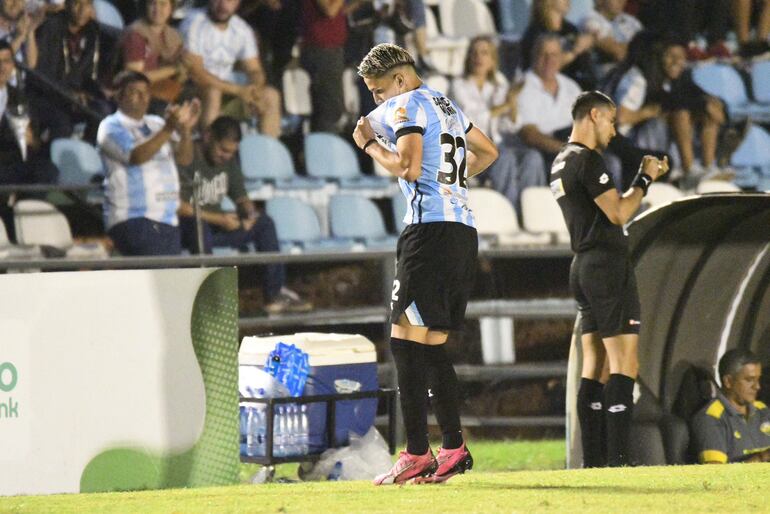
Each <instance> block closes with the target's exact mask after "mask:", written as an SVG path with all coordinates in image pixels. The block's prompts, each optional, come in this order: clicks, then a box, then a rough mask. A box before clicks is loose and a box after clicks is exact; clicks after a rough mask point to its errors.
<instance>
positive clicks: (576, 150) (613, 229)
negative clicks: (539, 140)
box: [550, 143, 627, 253]
mask: <svg viewBox="0 0 770 514" xmlns="http://www.w3.org/2000/svg"><path fill="white" fill-rule="evenodd" d="M550 181H551V192H552V193H553V195H554V197H555V198H556V201H557V202H558V203H559V207H561V211H562V213H564V219H565V221H566V222H567V228H568V229H569V235H570V241H571V246H572V251H573V252H575V253H580V252H585V251H588V250H591V249H593V248H602V249H605V250H610V251H620V252H625V251H626V250H627V242H626V237H625V236H624V235H623V229H622V228H621V227H620V226H618V225H613V224H612V223H611V222H610V220H609V219H608V218H607V216H606V215H605V214H604V212H603V211H602V210H601V209H600V208H599V206H598V205H596V202H594V198H596V197H597V196H599V195H601V194H602V193H604V192H605V191H609V190H610V189H615V183H614V182H613V180H612V175H610V172H609V171H607V166H606V165H605V164H604V159H602V156H601V154H599V152H597V151H596V150H591V149H590V148H588V147H586V146H585V145H582V144H580V143H567V144H566V145H564V146H563V147H562V149H561V151H560V152H559V155H557V156H556V159H554V161H553V165H552V166H551V177H550Z"/></svg>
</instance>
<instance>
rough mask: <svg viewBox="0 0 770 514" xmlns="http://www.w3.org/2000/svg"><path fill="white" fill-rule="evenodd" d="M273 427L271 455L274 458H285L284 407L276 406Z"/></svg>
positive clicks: (285, 429) (285, 425) (285, 431)
mask: <svg viewBox="0 0 770 514" xmlns="http://www.w3.org/2000/svg"><path fill="white" fill-rule="evenodd" d="M273 427H274V429H273V454H274V455H275V456H276V457H285V456H286V455H287V453H286V436H287V430H288V426H287V423H286V409H285V406H284V405H278V406H276V408H275V421H274V425H273Z"/></svg>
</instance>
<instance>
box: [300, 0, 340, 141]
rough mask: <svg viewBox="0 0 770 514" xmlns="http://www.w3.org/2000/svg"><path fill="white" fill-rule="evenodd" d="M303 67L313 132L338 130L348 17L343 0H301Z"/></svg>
mask: <svg viewBox="0 0 770 514" xmlns="http://www.w3.org/2000/svg"><path fill="white" fill-rule="evenodd" d="M301 12H302V18H301V35H302V54H301V61H302V67H303V68H305V70H306V71H307V72H308V74H309V75H310V96H311V101H312V104H313V115H312V118H311V121H310V126H311V129H312V130H313V131H314V132H337V131H338V130H339V129H340V127H339V123H340V119H341V118H342V114H343V112H344V111H345V104H344V99H343V96H342V95H343V93H342V72H343V71H344V69H345V54H344V47H345V42H346V40H347V19H346V16H345V14H346V13H345V1H344V0H302V11H301Z"/></svg>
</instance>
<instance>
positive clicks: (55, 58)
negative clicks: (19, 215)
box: [30, 0, 111, 141]
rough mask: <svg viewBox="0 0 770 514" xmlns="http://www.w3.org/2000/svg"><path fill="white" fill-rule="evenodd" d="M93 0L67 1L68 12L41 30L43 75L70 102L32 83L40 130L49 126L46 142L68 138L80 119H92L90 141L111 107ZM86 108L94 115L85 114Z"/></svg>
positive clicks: (39, 45) (39, 30) (54, 18)
mask: <svg viewBox="0 0 770 514" xmlns="http://www.w3.org/2000/svg"><path fill="white" fill-rule="evenodd" d="M93 17H94V6H93V0H66V1H65V3H64V11H62V12H59V13H56V14H54V15H52V16H50V17H48V19H47V20H46V21H45V22H44V23H43V24H42V25H41V26H40V28H39V29H38V30H37V33H36V35H37V46H38V48H44V49H45V51H44V52H41V53H40V55H39V56H38V61H37V68H36V70H37V71H39V72H40V73H41V74H42V75H43V76H44V77H45V78H47V79H48V80H49V81H51V82H53V83H54V84H56V85H57V86H59V87H61V88H63V89H64V90H65V92H67V93H68V94H69V95H70V96H72V100H71V103H69V104H65V103H63V102H62V101H61V99H60V98H59V97H58V96H52V94H51V92H50V90H49V89H47V88H45V87H43V86H41V85H39V84H37V82H36V81H35V82H32V83H31V84H30V86H33V87H34V89H33V90H32V93H33V94H32V95H31V100H32V103H33V108H34V115H35V116H36V117H37V118H38V119H39V121H40V125H41V130H48V131H49V135H48V140H54V139H56V138H60V137H69V136H71V135H72V133H73V128H74V126H75V124H76V123H81V122H83V123H88V124H89V127H88V129H87V130H86V139H88V140H89V141H94V139H95V135H96V127H97V126H98V122H97V121H96V120H95V119H92V118H98V119H99V120H101V119H102V118H103V117H104V116H106V115H107V114H109V112H110V111H111V107H110V104H109V103H108V102H107V101H106V98H105V95H104V93H103V92H102V89H101V86H100V81H99V76H98V74H99V70H100V67H99V64H100V60H102V59H103V58H105V56H104V55H102V50H101V47H102V46H103V42H102V37H103V36H102V34H101V32H100V30H99V24H98V23H96V22H95V21H94V19H93ZM78 106H80V107H85V108H87V109H89V110H91V111H93V112H94V116H92V117H86V115H84V114H83V109H82V108H78Z"/></svg>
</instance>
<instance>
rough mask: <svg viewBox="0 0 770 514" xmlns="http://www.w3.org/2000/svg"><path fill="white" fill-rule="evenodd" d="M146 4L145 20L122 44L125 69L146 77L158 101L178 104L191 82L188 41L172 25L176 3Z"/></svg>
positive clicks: (157, 0)
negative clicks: (186, 45) (179, 98)
mask: <svg viewBox="0 0 770 514" xmlns="http://www.w3.org/2000/svg"><path fill="white" fill-rule="evenodd" d="M142 3H143V4H144V5H142V7H143V9H142V12H143V13H144V16H143V17H142V18H139V19H138V20H136V21H135V22H134V23H132V24H131V25H130V26H129V27H128V28H127V29H126V31H125V32H124V33H123V37H122V39H121V42H120V50H121V54H122V61H123V68H124V69H126V70H131V71H136V72H139V73H144V75H145V76H146V77H147V78H148V79H150V93H151V95H152V97H153V98H154V99H157V100H161V101H163V102H166V103H168V102H174V101H175V100H176V99H177V97H178V96H179V93H180V92H181V90H182V85H183V84H184V82H185V80H186V79H187V66H186V62H187V56H186V55H185V52H184V41H183V40H182V36H181V35H180V34H179V32H177V31H176V29H174V28H173V27H171V26H170V25H169V20H170V18H171V14H172V13H173V11H174V7H175V5H176V0H143V2H142Z"/></svg>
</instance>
